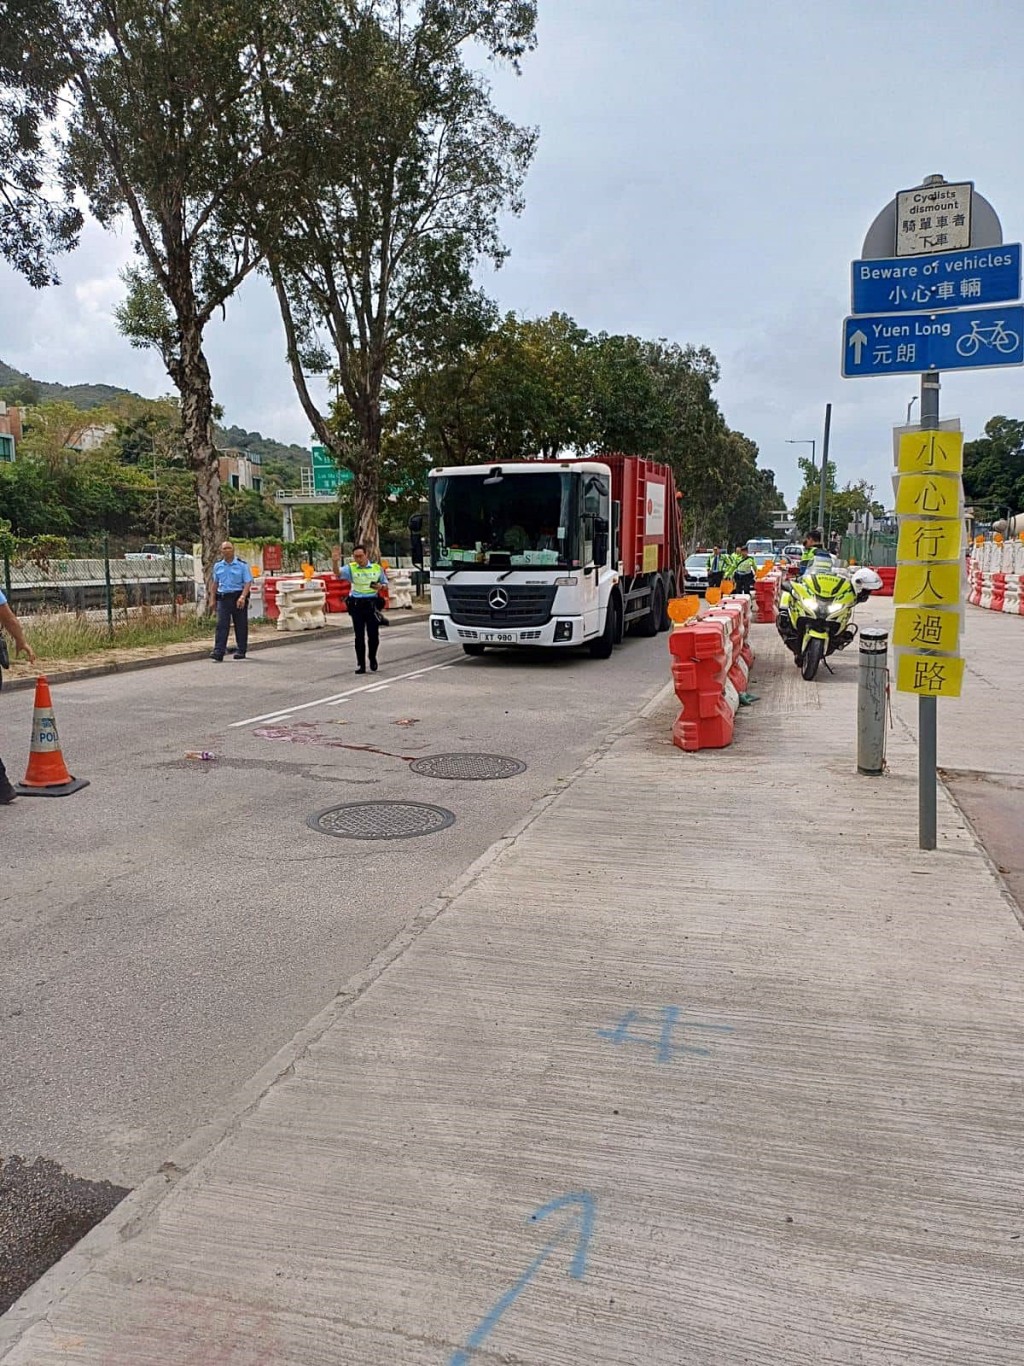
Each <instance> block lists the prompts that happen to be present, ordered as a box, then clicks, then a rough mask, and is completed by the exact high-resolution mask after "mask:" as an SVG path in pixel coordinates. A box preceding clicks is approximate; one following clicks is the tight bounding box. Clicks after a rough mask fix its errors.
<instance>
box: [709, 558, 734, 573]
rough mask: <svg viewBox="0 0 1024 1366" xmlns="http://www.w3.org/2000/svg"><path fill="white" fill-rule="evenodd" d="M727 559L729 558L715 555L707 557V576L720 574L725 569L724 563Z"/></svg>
mask: <svg viewBox="0 0 1024 1366" xmlns="http://www.w3.org/2000/svg"><path fill="white" fill-rule="evenodd" d="M728 558H729V557H728V556H727V555H715V554H711V555H709V556H708V573H709V574H719V573H721V571H722V570H723V569H724V568H725V562H726V560H727V559H728Z"/></svg>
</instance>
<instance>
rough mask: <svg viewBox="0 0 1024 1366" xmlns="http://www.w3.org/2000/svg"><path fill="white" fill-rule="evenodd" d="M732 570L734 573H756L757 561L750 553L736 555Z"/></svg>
mask: <svg viewBox="0 0 1024 1366" xmlns="http://www.w3.org/2000/svg"><path fill="white" fill-rule="evenodd" d="M732 572H733V573H734V574H756V573H757V561H756V560H755V559H753V558H752V556H750V555H739V556H737V557H736V563H735V565H733V570H732Z"/></svg>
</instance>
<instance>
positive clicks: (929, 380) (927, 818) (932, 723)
mask: <svg viewBox="0 0 1024 1366" xmlns="http://www.w3.org/2000/svg"><path fill="white" fill-rule="evenodd" d="M920 426H921V430H922V431H938V429H939V372H938V371H937V370H926V371H925V372H924V374H923V375H922V376H921V422H920ZM938 762H939V755H938V699H937V698H935V697H925V696H923V695H922V696H920V697H919V698H918V699H917V843H918V847H919V848H920V849H934V848H935V845H936V769H937V768H938Z"/></svg>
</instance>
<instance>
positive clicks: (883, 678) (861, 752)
mask: <svg viewBox="0 0 1024 1366" xmlns="http://www.w3.org/2000/svg"><path fill="white" fill-rule="evenodd" d="M888 649H889V633H888V631H879V630H872V629H871V628H869V629H868V630H866V631H861V633H860V682H859V686H858V689H857V772H858V773H866V774H869V775H870V776H872V777H877V776H878V775H879V774H880V773H883V772H884V771H885V703H886V693H887V691H888V680H889V674H888Z"/></svg>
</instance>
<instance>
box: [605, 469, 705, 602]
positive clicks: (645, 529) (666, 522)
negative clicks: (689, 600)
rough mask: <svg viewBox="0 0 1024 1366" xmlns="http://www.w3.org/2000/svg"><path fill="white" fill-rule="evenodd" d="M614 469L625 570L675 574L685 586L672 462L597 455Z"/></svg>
mask: <svg viewBox="0 0 1024 1366" xmlns="http://www.w3.org/2000/svg"><path fill="white" fill-rule="evenodd" d="M592 458H593V459H594V460H599V461H600V462H601V464H603V465H608V466H609V467H610V469H611V472H612V498H613V499H614V500H615V501H616V502H617V503H619V504H620V506H621V508H622V526H621V528H620V546H621V557H622V572H623V574H627V575H634V574H654V573H658V572H663V573H671V574H674V575H675V582H676V591H677V592H682V586H683V530H682V518H681V510H680V506H679V503H680V498H679V495H678V494H677V492H676V484H675V479H674V478H673V477H672V471H671V470H670V469H669V467H668V465H660V464H659V463H658V462H657V461H656V460H644V459H641V458H640V457H639V456H635V455H619V454H618V453H615V454H609V455H597V456H593V457H592Z"/></svg>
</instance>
